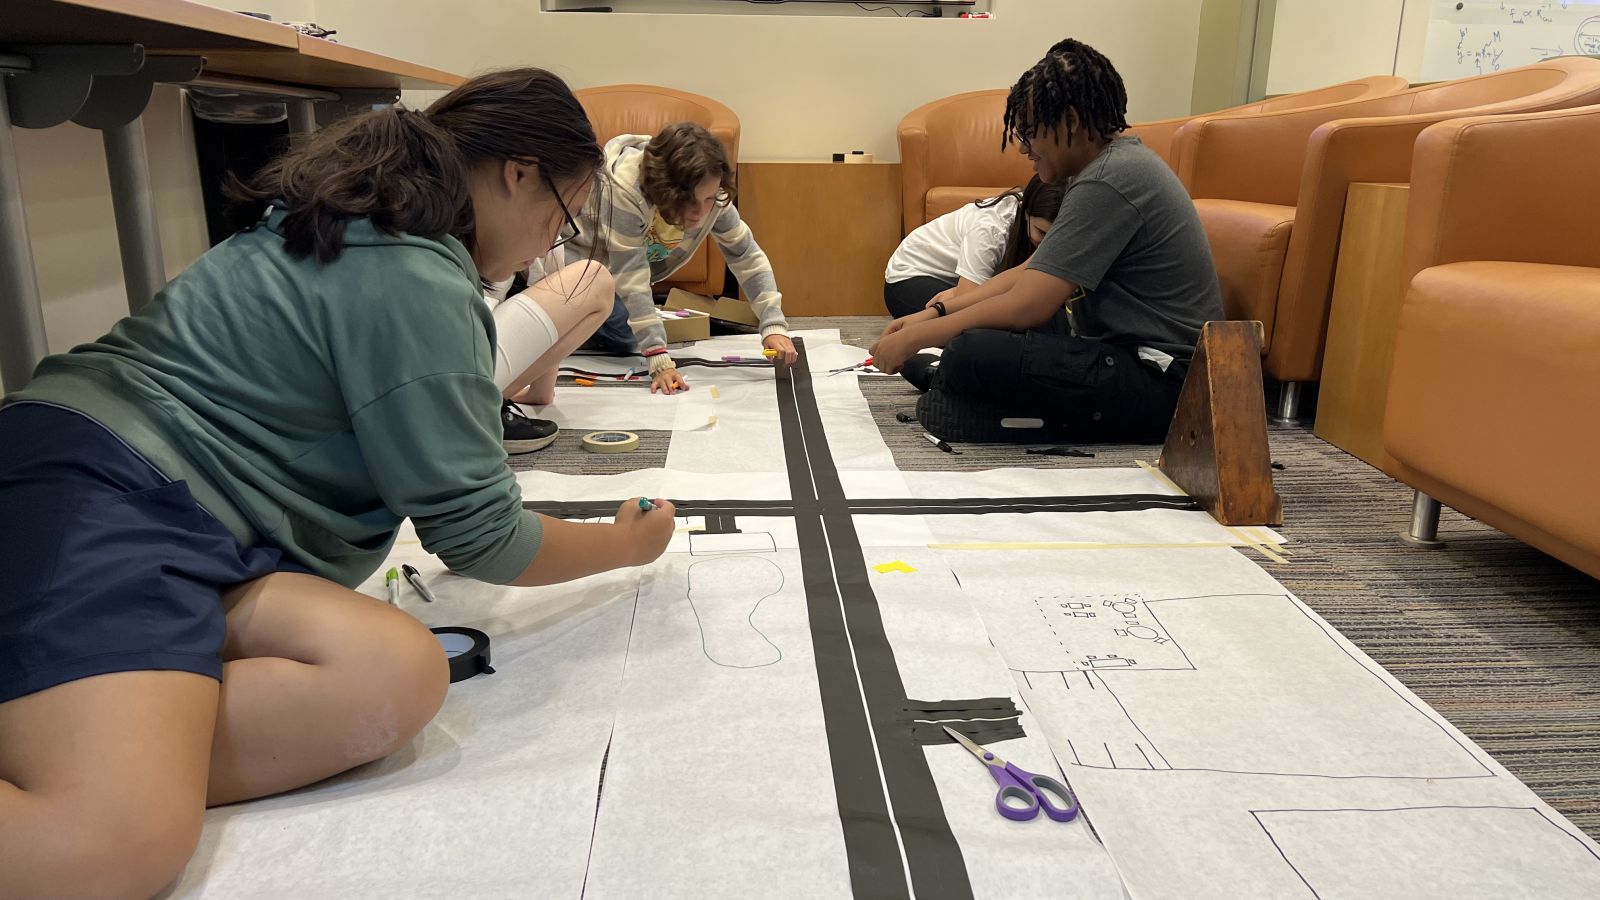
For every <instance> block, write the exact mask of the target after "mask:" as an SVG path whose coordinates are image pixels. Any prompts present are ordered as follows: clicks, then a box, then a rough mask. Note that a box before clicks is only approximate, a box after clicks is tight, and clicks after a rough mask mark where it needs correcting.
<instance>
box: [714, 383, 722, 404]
mask: <svg viewBox="0 0 1600 900" xmlns="http://www.w3.org/2000/svg"><path fill="white" fill-rule="evenodd" d="M711 399H713V400H720V399H722V392H721V391H719V390H717V386H716V385H714V384H713V385H712V386H711Z"/></svg>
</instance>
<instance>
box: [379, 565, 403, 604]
mask: <svg viewBox="0 0 1600 900" xmlns="http://www.w3.org/2000/svg"><path fill="white" fill-rule="evenodd" d="M383 583H384V585H385V586H386V587H388V588H389V605H390V606H399V605H400V570H399V569H396V568H394V567H393V566H390V567H389V571H387V572H385V573H384V575H383Z"/></svg>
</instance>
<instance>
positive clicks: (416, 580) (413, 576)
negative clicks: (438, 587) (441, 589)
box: [400, 565, 433, 603]
mask: <svg viewBox="0 0 1600 900" xmlns="http://www.w3.org/2000/svg"><path fill="white" fill-rule="evenodd" d="M400 571H401V572H402V573H404V574H405V576H406V580H407V581H409V582H411V586H412V587H413V588H416V591H417V593H419V594H421V595H422V599H424V600H426V601H428V602H429V603H432V602H433V592H432V591H430V590H428V586H427V585H425V584H423V583H422V573H421V572H418V571H417V570H416V569H414V568H412V567H411V566H409V565H404V566H401V567H400Z"/></svg>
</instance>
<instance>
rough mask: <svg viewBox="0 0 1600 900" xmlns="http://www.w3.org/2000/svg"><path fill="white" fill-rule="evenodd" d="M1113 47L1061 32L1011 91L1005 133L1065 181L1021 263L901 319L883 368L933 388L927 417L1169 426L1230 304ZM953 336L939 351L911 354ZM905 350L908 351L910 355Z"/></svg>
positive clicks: (1005, 424) (1152, 429) (1027, 437)
mask: <svg viewBox="0 0 1600 900" xmlns="http://www.w3.org/2000/svg"><path fill="white" fill-rule="evenodd" d="M1126 110H1127V92H1126V90H1125V89H1124V87H1123V84H1122V78H1121V76H1119V75H1118V74H1117V71H1116V69H1115V68H1113V67H1112V65H1111V62H1110V60H1107V59H1106V58H1105V57H1104V56H1103V55H1101V54H1100V53H1099V52H1097V51H1096V50H1095V49H1094V48H1092V47H1089V46H1088V45H1086V44H1083V43H1080V42H1078V41H1075V40H1071V39H1068V40H1064V41H1062V42H1060V43H1058V44H1056V45H1055V46H1054V47H1052V48H1051V49H1050V52H1049V53H1048V54H1047V55H1046V56H1045V57H1044V59H1042V60H1040V62H1039V63H1038V64H1037V65H1035V66H1034V67H1033V68H1032V69H1030V70H1028V71H1027V72H1026V73H1024V74H1023V76H1022V78H1021V79H1019V80H1018V81H1017V84H1016V86H1015V87H1013V88H1012V89H1011V95H1010V97H1009V98H1007V101H1006V113H1005V115H1006V121H1005V125H1006V138H1005V142H1006V143H1007V144H1009V142H1010V141H1011V140H1013V139H1014V140H1016V142H1017V143H1018V144H1019V145H1020V148H1021V150H1022V151H1023V152H1024V153H1026V154H1027V156H1028V158H1029V159H1031V160H1033V163H1034V168H1035V169H1036V170H1037V171H1038V173H1039V177H1040V178H1041V179H1043V180H1044V181H1047V182H1051V183H1063V182H1066V183H1067V189H1066V196H1065V199H1064V200H1063V201H1062V205H1061V213H1060V215H1059V216H1057V218H1056V221H1055V225H1054V226H1053V227H1052V228H1051V229H1050V233H1049V234H1048V235H1047V236H1046V237H1045V239H1044V242H1043V243H1041V244H1040V245H1039V249H1038V250H1037V251H1035V252H1034V254H1033V257H1032V259H1030V260H1029V262H1028V264H1027V265H1026V266H1025V267H1019V268H1017V269H1013V270H1011V271H1009V272H1007V273H1005V274H1003V275H1001V276H999V277H996V278H994V279H992V280H990V281H989V282H987V283H986V284H984V285H983V286H982V287H980V288H979V289H978V290H976V291H972V292H969V293H967V294H964V295H962V296H961V297H959V298H956V299H954V300H952V301H950V302H949V303H947V304H934V306H933V307H931V308H929V309H927V310H925V311H923V312H921V313H918V314H916V315H914V316H910V317H907V318H905V319H899V320H896V321H895V322H894V323H892V324H891V325H890V326H889V328H888V329H887V330H885V332H884V334H883V336H882V337H881V338H879V340H878V343H877V344H876V345H874V347H873V357H874V361H875V363H876V364H877V366H878V367H879V368H880V369H883V370H884V371H890V372H893V371H898V370H900V369H902V368H904V369H905V371H906V376H907V378H908V379H910V380H912V381H913V383H915V384H917V386H918V387H920V388H923V389H924V390H925V391H926V393H925V394H924V395H923V397H922V399H921V401H920V402H919V403H918V404H917V411H918V415H919V417H920V418H921V420H922V424H923V425H924V426H925V427H927V428H928V430H929V431H930V432H932V433H933V434H935V435H937V436H939V437H943V438H945V439H947V440H957V441H963V440H965V441H1038V440H1051V439H1059V438H1070V439H1074V440H1105V441H1114V440H1152V441H1159V440H1160V439H1161V437H1162V436H1163V435H1164V434H1165V433H1166V429H1167V425H1168V424H1169V423H1170V421H1171V419H1172V413H1173V410H1174V408H1175V407H1176V405H1177V399H1178V391H1179V389H1180V388H1181V387H1182V385H1183V377H1184V375H1185V374H1186V373H1187V372H1188V364H1189V360H1190V358H1191V357H1192V356H1193V355H1194V345H1195V342H1196V341H1197V340H1199V337H1200V326H1201V325H1203V324H1204V323H1205V322H1206V321H1208V320H1211V319H1220V318H1222V317H1223V312H1222V296H1221V291H1220V289H1219V287H1218V285H1217V274H1216V269H1215V268H1214V267H1213V265H1212V261H1211V249H1210V246H1209V244H1208V243H1207V241H1206V235H1205V231H1204V229H1203V228H1202V227H1201V225H1200V219H1199V216H1198V215H1196V213H1195V209H1194V203H1193V202H1192V201H1191V200H1190V199H1189V195H1188V193H1187V192H1186V191H1185V190H1184V188H1183V185H1182V183H1180V182H1179V181H1178V178H1177V176H1176V175H1174V174H1173V173H1172V170H1171V169H1169V168H1168V167H1167V165H1166V163H1164V162H1163V161H1162V160H1161V158H1160V157H1158V156H1156V154H1155V153H1153V152H1151V151H1150V150H1149V149H1148V148H1146V147H1145V146H1144V145H1143V144H1141V143H1140V142H1139V140H1138V139H1137V138H1132V137H1124V136H1122V135H1121V132H1122V131H1124V130H1125V129H1126V128H1127V127H1128V123H1127V120H1126V118H1125V116H1126ZM924 347H945V348H946V349H945V352H944V354H943V356H942V357H940V359H939V361H938V362H937V363H936V364H935V363H934V362H933V360H932V359H931V358H930V357H926V356H921V355H919V356H917V357H916V358H915V359H913V358H912V357H913V355H914V354H916V352H917V351H918V350H920V349H922V348H924ZM908 363H909V365H908Z"/></svg>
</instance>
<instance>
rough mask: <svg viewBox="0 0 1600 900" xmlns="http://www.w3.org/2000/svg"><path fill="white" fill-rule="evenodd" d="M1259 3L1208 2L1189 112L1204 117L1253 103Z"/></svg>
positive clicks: (1202, 19)
mask: <svg viewBox="0 0 1600 900" xmlns="http://www.w3.org/2000/svg"><path fill="white" fill-rule="evenodd" d="M1256 6H1257V4H1256V0H1205V2H1204V3H1203V4H1202V6H1201V9H1200V26H1199V27H1200V38H1199V40H1198V42H1197V50H1196V58H1195V62H1194V90H1193V93H1192V94H1191V100H1190V103H1189V112H1191V113H1205V112H1213V111H1215V110H1219V109H1224V108H1226V107H1229V106H1238V105H1239V104H1241V103H1247V102H1249V100H1250V97H1249V93H1250V56H1251V51H1252V50H1253V49H1254V37H1255V23H1256Z"/></svg>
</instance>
